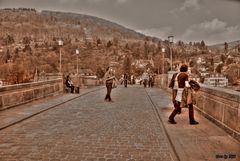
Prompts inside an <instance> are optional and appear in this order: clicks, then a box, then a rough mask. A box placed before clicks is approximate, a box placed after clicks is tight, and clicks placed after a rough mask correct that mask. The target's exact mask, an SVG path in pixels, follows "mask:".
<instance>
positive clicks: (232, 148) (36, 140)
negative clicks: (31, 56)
mask: <svg viewBox="0 0 240 161" xmlns="http://www.w3.org/2000/svg"><path fill="white" fill-rule="evenodd" d="M166 82H167V81H166V79H165V78H164V77H163V78H159V80H157V88H156V87H155V88H143V87H142V86H139V85H132V86H131V85H129V86H128V88H124V87H123V86H121V85H119V86H118V87H117V88H116V89H114V90H113V91H112V98H113V100H114V102H111V103H110V102H105V101H104V96H105V93H106V89H105V87H104V86H95V87H94V86H93V87H91V88H83V89H80V94H69V93H63V89H64V87H63V80H62V79H56V80H49V81H45V82H38V83H30V84H23V85H16V86H8V87H2V88H0V109H1V111H0V161H9V160H17V161H21V160H22V161H32V160H33V161H35V160H42V161H45V160H46V161H53V160H56V161H57V160H58V161H168V160H169V161H170V160H171V161H179V160H181V161H215V160H216V161H219V160H230V161H237V160H239V159H240V139H239V133H240V123H239V122H240V106H239V101H240V100H239V99H240V95H239V93H238V92H235V93H234V92H233V91H227V90H221V89H217V88H209V87H202V89H201V91H200V92H199V93H198V95H197V97H198V98H197V104H196V107H195V109H196V110H195V118H196V120H197V121H198V122H199V123H200V124H199V125H189V121H188V110H187V109H185V108H184V109H183V110H182V113H181V114H180V115H177V116H176V121H177V124H175V125H172V124H169V123H168V121H167V120H168V116H169V114H170V113H171V111H172V109H173V106H172V103H171V98H170V93H169V91H168V89H166V84H167V83H166ZM91 84H92V83H91ZM42 98H44V99H42Z"/></svg>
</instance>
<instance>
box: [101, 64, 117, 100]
mask: <svg viewBox="0 0 240 161" xmlns="http://www.w3.org/2000/svg"><path fill="white" fill-rule="evenodd" d="M104 79H105V85H106V87H107V94H106V96H105V101H109V102H113V101H112V98H111V91H112V86H113V81H114V80H115V76H114V73H113V71H112V69H111V68H110V67H107V70H106V73H105V75H104Z"/></svg>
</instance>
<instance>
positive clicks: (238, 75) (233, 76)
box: [225, 64, 240, 84]
mask: <svg viewBox="0 0 240 161" xmlns="http://www.w3.org/2000/svg"><path fill="white" fill-rule="evenodd" d="M225 72H226V76H227V78H228V80H229V82H230V83H232V84H235V83H236V82H237V81H238V80H240V65H239V64H231V65H229V66H228V68H227V69H226V71H225Z"/></svg>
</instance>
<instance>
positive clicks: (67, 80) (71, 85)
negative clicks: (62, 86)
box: [66, 75, 75, 93]
mask: <svg viewBox="0 0 240 161" xmlns="http://www.w3.org/2000/svg"><path fill="white" fill-rule="evenodd" d="M66 86H67V87H68V88H71V93H73V91H74V88H75V87H74V85H73V83H72V81H71V79H70V77H69V75H68V76H67V78H66Z"/></svg>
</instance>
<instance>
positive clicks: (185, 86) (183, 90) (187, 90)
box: [168, 64, 200, 125]
mask: <svg viewBox="0 0 240 161" xmlns="http://www.w3.org/2000/svg"><path fill="white" fill-rule="evenodd" d="M187 71H188V66H187V65H185V64H183V65H182V66H181V67H180V74H178V75H177V76H176V77H177V78H176V79H177V84H178V89H177V96H176V101H177V108H175V109H174V110H173V112H172V113H171V115H170V116H169V120H168V122H169V123H171V124H176V122H175V120H174V117H175V116H176V114H177V113H178V111H179V108H181V106H184V103H185V102H186V104H187V106H188V114H189V123H190V124H191V125H196V124H198V122H197V121H195V119H194V111H193V101H192V100H193V99H192V92H191V91H192V89H191V86H189V83H190V82H189V83H188V74H187ZM199 87H200V86H199ZM198 89H199V88H198ZM184 98H185V99H184Z"/></svg>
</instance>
